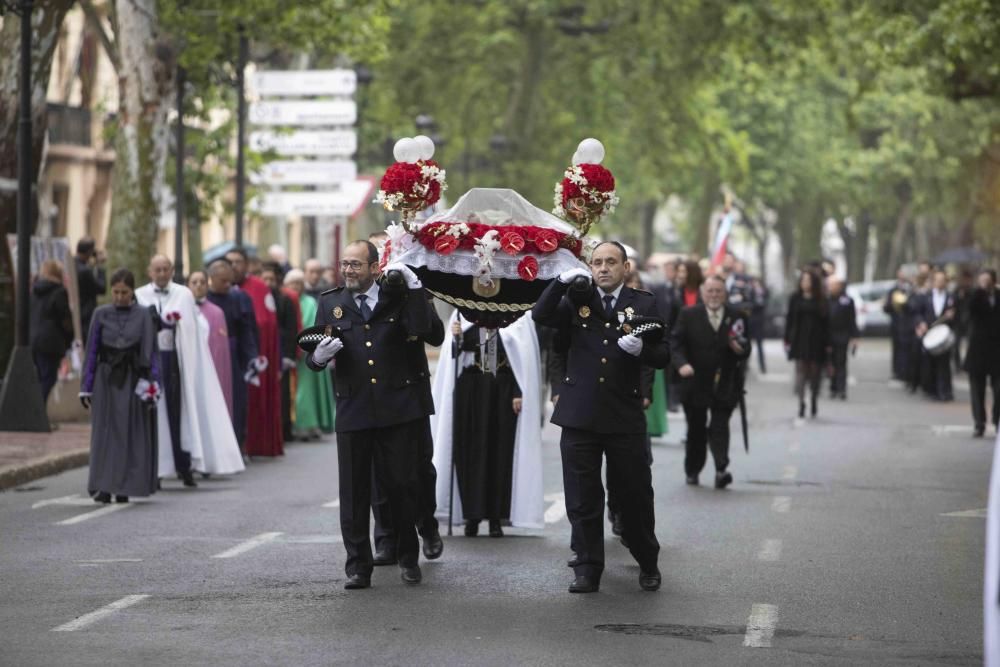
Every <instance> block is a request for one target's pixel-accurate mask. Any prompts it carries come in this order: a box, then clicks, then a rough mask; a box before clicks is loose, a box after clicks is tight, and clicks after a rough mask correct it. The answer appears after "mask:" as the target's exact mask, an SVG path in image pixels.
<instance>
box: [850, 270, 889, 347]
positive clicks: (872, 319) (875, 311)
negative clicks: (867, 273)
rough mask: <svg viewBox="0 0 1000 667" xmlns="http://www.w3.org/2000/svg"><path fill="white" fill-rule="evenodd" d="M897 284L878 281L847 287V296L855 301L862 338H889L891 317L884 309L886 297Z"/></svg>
mask: <svg viewBox="0 0 1000 667" xmlns="http://www.w3.org/2000/svg"><path fill="white" fill-rule="evenodd" d="M895 284H896V281H894V280H876V281H874V282H870V283H856V284H854V285H848V286H847V294H848V296H850V297H851V298H852V299H854V308H855V310H856V311H857V318H858V330H859V331H860V332H861V335H862V336H888V335H889V325H890V321H889V315H888V314H887V313H886V312H885V311H884V310H883V309H882V308H883V306H884V305H885V297H886V295H888V294H889V290H891V289H892V286H893V285H895Z"/></svg>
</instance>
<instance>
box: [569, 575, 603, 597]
mask: <svg viewBox="0 0 1000 667" xmlns="http://www.w3.org/2000/svg"><path fill="white" fill-rule="evenodd" d="M600 588H601V582H600V581H598V580H597V579H593V578H591V577H587V576H584V575H582V574H578V575H577V576H576V579H574V580H573V583H571V584H570V585H569V592H570V593H596V592H597V591H598V590H599V589H600Z"/></svg>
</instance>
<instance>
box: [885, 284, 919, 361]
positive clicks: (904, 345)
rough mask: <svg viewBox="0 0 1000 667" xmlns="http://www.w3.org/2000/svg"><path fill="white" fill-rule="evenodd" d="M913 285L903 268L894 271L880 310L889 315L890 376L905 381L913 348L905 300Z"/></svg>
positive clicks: (911, 329) (911, 331)
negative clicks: (893, 283)
mask: <svg viewBox="0 0 1000 667" xmlns="http://www.w3.org/2000/svg"><path fill="white" fill-rule="evenodd" d="M912 291H913V287H912V286H911V285H910V281H909V280H908V279H907V277H906V273H905V272H904V271H903V269H900V270H899V271H898V272H897V273H896V284H895V285H893V287H892V289H891V290H889V293H888V294H886V296H885V303H884V304H883V305H882V310H883V311H884V312H885V313H886V314H887V315H888V316H889V321H890V325H889V332H890V334H891V336H892V377H893V379H894V380H902V381H906V380H907V379H908V377H909V373H910V361H911V354H910V352H911V350H912V348H913V320H912V318H911V317H910V312H909V309H908V308H907V302H908V301H909V300H910V293H911V292H912Z"/></svg>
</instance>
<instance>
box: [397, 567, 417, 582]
mask: <svg viewBox="0 0 1000 667" xmlns="http://www.w3.org/2000/svg"><path fill="white" fill-rule="evenodd" d="M399 578H400V579H402V580H403V583H404V584H411V585H414V584H419V583H420V580H421V579H423V576H422V575H421V574H420V566H419V565H413V566H411V567H405V566H404V567H401V568H399Z"/></svg>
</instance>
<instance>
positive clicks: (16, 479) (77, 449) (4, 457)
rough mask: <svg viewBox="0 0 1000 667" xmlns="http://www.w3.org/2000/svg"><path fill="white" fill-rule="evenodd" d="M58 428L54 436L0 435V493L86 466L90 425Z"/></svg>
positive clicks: (51, 434)
mask: <svg viewBox="0 0 1000 667" xmlns="http://www.w3.org/2000/svg"><path fill="white" fill-rule="evenodd" d="M58 427H59V428H58V430H56V431H52V432H51V433H19V432H13V431H0V491H3V490H4V489H9V488H12V487H15V486H20V485H21V484H26V483H27V482H31V481H33V480H36V479H39V478H41V477H47V476H49V475H55V474H58V473H60V472H63V471H64V470H69V469H71V468H79V467H81V466H85V465H87V461H88V458H89V454H90V424H88V423H73V422H66V423H62V424H59V425H58Z"/></svg>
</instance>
